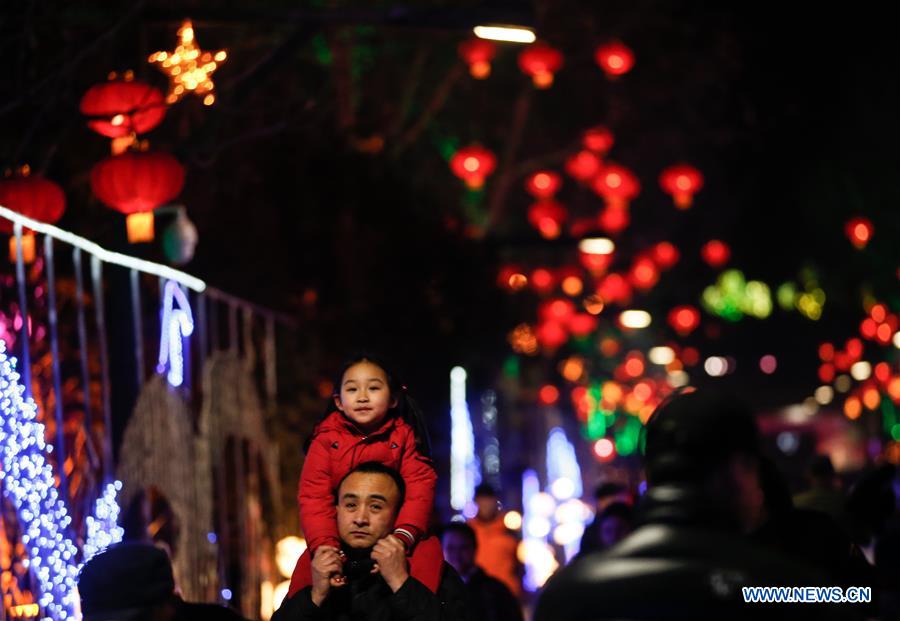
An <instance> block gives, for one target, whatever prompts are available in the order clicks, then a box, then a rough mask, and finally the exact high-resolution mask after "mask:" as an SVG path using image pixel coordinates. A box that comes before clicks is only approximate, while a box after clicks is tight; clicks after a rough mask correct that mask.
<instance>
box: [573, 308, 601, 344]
mask: <svg viewBox="0 0 900 621" xmlns="http://www.w3.org/2000/svg"><path fill="white" fill-rule="evenodd" d="M567 325H568V328H569V332H571V333H572V336H574V337H577V338H581V337H585V336H587V335H588V334H590V333H591V332H593V331H594V330H596V329H597V318H596V317H594V316H593V315H589V314H587V313H576V314H575V315H572V316H571V317H570V318H569V322H568V324H567Z"/></svg>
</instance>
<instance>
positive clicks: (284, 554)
mask: <svg viewBox="0 0 900 621" xmlns="http://www.w3.org/2000/svg"><path fill="white" fill-rule="evenodd" d="M305 551H306V540H305V539H301V538H300V537H294V536H293V535H291V536H290V537H285V538H283V539H281V540H280V541H279V542H278V543H276V544H275V564H276V565H277V566H278V571H280V572H281V575H282V576H284V577H285V578H290V577H291V575H292V574H293V573H294V566H295V565H296V564H297V560H298V559H299V558H300V557H301V556H302V555H303V553H304V552H305Z"/></svg>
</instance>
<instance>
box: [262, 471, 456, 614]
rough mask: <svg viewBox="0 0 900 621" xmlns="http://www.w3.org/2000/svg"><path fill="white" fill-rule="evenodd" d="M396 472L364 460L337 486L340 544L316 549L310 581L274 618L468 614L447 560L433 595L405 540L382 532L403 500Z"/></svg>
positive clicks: (389, 528) (390, 526) (389, 526)
mask: <svg viewBox="0 0 900 621" xmlns="http://www.w3.org/2000/svg"><path fill="white" fill-rule="evenodd" d="M404 492H405V486H404V483H403V478H402V477H401V476H400V474H399V473H398V472H397V471H396V470H394V469H392V468H390V467H388V466H385V465H384V464H382V463H379V462H365V463H362V464H359V465H358V466H356V467H355V468H353V469H352V470H351V471H350V472H349V473H348V474H347V475H346V476H345V477H344V478H343V479H342V480H341V482H340V483H339V485H338V488H337V491H336V498H335V501H336V512H337V526H338V535H339V537H340V540H341V547H340V549H338V548H334V547H332V546H327V545H323V546H320V547H319V549H318V551H317V552H316V554H315V556H314V557H313V559H312V567H311V569H312V584H311V585H310V586H307V587H305V588H303V589H301V590H300V591H298V592H297V593H296V594H294V595H293V596H292V597H290V598H288V599H286V600H285V601H284V602H283V603H282V605H281V607H280V608H279V609H278V610H277V611H275V614H274V615H272V621H308V620H313V619H323V620H324V619H329V620H336V621H344V620H346V621H349V620H351V619H352V620H354V621H392V620H398V621H399V620H403V621H456V620H460V619H467V618H468V617H467V610H466V604H465V592H464V590H463V584H462V581H461V580H460V578H459V576H458V575H457V574H456V572H455V571H454V569H453V568H452V567H450V566H449V565H447V564H446V563H444V567H443V576H442V578H441V581H440V585H439V587H438V591H437V593H436V594H435V593H432V592H431V591H430V590H429V589H428V588H427V587H426V586H425V585H424V584H422V583H421V582H419V581H418V580H416V579H415V578H413V577H411V576H410V575H409V566H408V563H407V558H406V549H405V548H404V546H403V544H402V543H401V542H400V541H398V540H396V539H394V538H391V537H386V535H388V534H390V533H391V532H392V530H393V528H394V522H395V520H396V518H397V514H398V512H399V510H400V507H401V506H402V504H403V497H404Z"/></svg>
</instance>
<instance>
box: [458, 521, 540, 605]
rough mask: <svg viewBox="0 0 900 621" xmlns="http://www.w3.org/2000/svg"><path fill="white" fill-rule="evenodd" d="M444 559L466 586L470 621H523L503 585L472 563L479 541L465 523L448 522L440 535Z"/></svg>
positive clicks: (510, 595)
mask: <svg viewBox="0 0 900 621" xmlns="http://www.w3.org/2000/svg"><path fill="white" fill-rule="evenodd" d="M441 544H442V545H443V548H444V558H445V559H447V562H448V563H449V564H450V565H451V566H452V567H453V568H454V569H455V570H456V571H457V573H459V576H460V578H462V580H463V582H464V583H465V585H466V593H467V595H468V598H469V608H470V610H471V612H472V614H471V618H472V621H522V607H521V606H520V605H519V602H518V600H516V598H515V596H514V595H513V594H512V591H510V590H509V589H508V588H507V587H506V585H505V584H503V583H502V582H500V581H499V580H497V579H496V578H492V577H491V576H489V575H487V574H486V573H484V570H482V569H481V567H479V566H478V565H476V564H475V551H476V549H477V547H478V540H477V537H476V536H475V531H474V530H472V527H471V526H469V525H468V524H464V523H461V522H451V523H450V524H448V525H447V526H445V527H444V529H443V531H442V532H441Z"/></svg>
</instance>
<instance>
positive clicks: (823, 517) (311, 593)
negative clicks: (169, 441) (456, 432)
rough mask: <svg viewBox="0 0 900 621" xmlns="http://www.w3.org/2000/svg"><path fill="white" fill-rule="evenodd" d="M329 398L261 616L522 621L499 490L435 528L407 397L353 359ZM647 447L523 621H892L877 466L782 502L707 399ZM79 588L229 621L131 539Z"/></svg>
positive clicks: (885, 490)
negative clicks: (778, 596)
mask: <svg viewBox="0 0 900 621" xmlns="http://www.w3.org/2000/svg"><path fill="white" fill-rule="evenodd" d="M335 386H336V391H335V393H336V394H335V395H334V398H333V401H332V402H331V403H330V404H329V408H328V409H327V412H326V414H325V416H324V417H323V420H322V421H321V422H320V424H319V425H318V426H317V427H316V429H315V431H314V433H313V436H312V438H311V440H310V442H309V443H308V453H307V458H306V461H305V464H304V467H303V472H302V474H301V484H300V493H299V503H300V517H301V523H302V526H303V529H304V533H305V535H306V537H307V541H308V543H309V547H308V549H307V552H306V553H304V555H303V556H302V557H301V558H300V559H299V560H298V562H297V565H296V568H295V570H294V575H293V577H292V580H291V588H290V590H289V593H288V596H287V597H286V598H285V600H284V602H283V603H282V604H281V606H280V607H279V608H278V610H276V611H275V613H274V615H273V617H272V621H300V620H312V619H337V620H351V619H353V620H361V621H362V620H365V621H381V620H384V621H388V620H393V619H398V620H399V619H403V620H410V621H412V620H417V621H425V620H432V619H435V620H437V619H441V620H447V621H453V620H456V619H470V620H472V621H522V619H523V618H524V617H525V614H523V613H524V612H529V616H531V615H530V611H523V606H522V601H523V600H522V592H521V584H522V582H521V567H520V565H519V563H518V560H517V557H516V551H517V547H518V541H517V538H516V537H515V535H514V534H513V533H512V532H510V531H509V530H508V529H507V528H506V526H505V524H504V520H503V513H502V511H501V506H500V503H499V499H498V493H497V490H495V489H493V488H491V487H490V486H487V485H482V486H479V487H478V489H477V490H476V494H475V502H476V505H477V514H476V515H475V516H474V517H473V518H471V519H470V520H468V522H451V523H449V524H446V525H444V526H443V527H442V528H440V529H437V532H434V531H435V529H433V528H430V526H429V519H430V516H431V515H432V512H433V508H434V507H433V505H434V485H435V480H436V478H437V473H436V472H435V471H434V468H433V466H432V462H431V459H430V447H429V443H428V437H427V434H426V433H425V431H424V430H425V426H424V424H423V421H422V418H421V413H420V412H419V411H418V408H417V407H416V405H415V403H414V401H413V400H412V399H410V398H409V395H408V394H407V392H406V388H405V386H403V385H402V384H401V383H400V382H399V381H398V379H397V378H396V376H395V375H393V374H392V373H391V372H390V371H389V370H388V367H387V365H385V364H384V363H383V362H381V361H379V360H378V359H377V358H375V357H372V356H360V357H357V358H355V359H353V360H351V361H350V362H349V363H348V364H347V365H346V366H345V367H344V368H343V369H342V370H341V373H340V375H339V376H338V381H337V382H336V384H335ZM644 444H645V446H644V471H645V474H646V482H647V487H646V491H645V492H644V493H643V494H642V495H641V496H640V497H638V496H637V495H636V494H635V493H634V491H633V490H631V489H628V488H627V487H625V486H624V485H619V484H616V483H606V484H603V485H601V486H599V487H598V488H597V490H596V494H595V496H596V507H595V509H596V513H595V517H594V519H593V521H592V523H591V524H589V525H588V526H587V527H586V529H585V531H584V535H583V537H582V542H581V549H580V551H579V553H578V554H577V555H576V556H575V558H574V559H573V560H572V562H570V563H569V564H568V565H566V566H565V567H562V568H561V569H560V570H559V571H558V572H557V573H556V574H555V575H554V576H553V577H551V579H550V580H549V581H548V583H547V584H546V585H545V587H544V588H543V590H542V592H541V593H540V595H539V598H538V599H537V603H536V606H535V608H534V612H533V618H534V620H535V621H550V620H556V619H560V620H571V621H574V620H580V619H596V620H602V619H610V620H612V619H628V620H632V621H641V620H656V619H660V620H662V619H756V618H766V619H782V618H784V619H787V618H791V619H795V618H799V619H870V618H879V619H883V620H885V621H891V620H894V619H900V598H898V596H900V570H898V561H900V554H898V542H900V520H898V511H897V496H898V494H897V493H896V487H897V473H896V470H895V468H894V467H893V466H891V465H889V464H883V465H880V466H879V467H878V468H877V469H875V470H874V471H873V472H871V473H870V474H868V475H867V476H864V477H862V478H861V479H860V480H858V481H857V482H856V483H855V485H854V486H853V488H852V490H851V491H850V493H849V494H845V493H844V491H843V488H842V485H841V482H840V480H839V478H838V477H837V475H836V473H835V472H834V468H833V467H832V465H831V462H830V461H829V460H828V459H827V458H825V457H819V458H817V459H816V460H815V462H814V463H813V464H812V465H811V467H810V472H809V476H810V481H809V483H810V485H809V489H808V491H806V492H804V493H802V494H800V495H798V496H796V497H792V496H791V494H790V491H789V487H788V485H787V484H786V482H785V479H784V477H783V476H782V474H781V473H780V472H779V471H778V469H777V467H776V466H775V465H774V463H773V462H772V461H771V460H769V459H768V458H767V457H766V455H765V454H764V451H763V450H762V447H761V439H760V435H759V431H758V429H757V426H756V422H755V419H754V417H753V415H752V413H751V412H750V411H749V410H748V409H747V408H745V407H744V406H743V405H742V404H741V403H740V401H739V400H737V399H735V398H734V397H733V396H729V395H723V394H718V393H714V392H705V391H694V392H689V393H687V392H686V393H684V394H680V395H678V396H676V397H674V398H672V399H670V400H669V401H667V402H665V403H664V404H663V405H662V406H660V407H659V408H658V409H657V411H656V412H655V413H654V414H653V415H652V416H651V417H650V419H649V420H648V422H647V424H646V427H645V436H644ZM113 567H116V569H114V570H113V569H111V568H113ZM119 582H122V584H123V585H132V586H133V585H153V586H152V588H150V587H149V586H148V587H146V588H144V587H142V588H134V589H129V588H119V586H117V585H118V583H119ZM745 587H798V588H806V587H835V588H837V587H839V588H840V589H844V591H841V592H842V593H844V592H846V593H849V589H852V588H859V587H862V588H863V590H862V591H861V592H863V593H871V598H863V599H867V600H868V601H859V602H852V603H827V602H822V601H812V602H806V603H798V602H797V601H787V602H782V603H753V602H748V601H746V599H747V598H746V591H745ZM79 588H80V592H81V596H82V599H83V612H84V614H85V618H86V619H87V620H88V621H91V620H92V619H95V620H100V619H119V618H121V619H131V618H135V619H137V618H140V619H154V620H155V619H182V618H210V619H212V618H222V619H226V618H234V619H237V618H239V617H237V615H236V614H235V613H233V612H230V611H227V609H225V608H220V607H216V606H212V605H205V606H204V605H199V604H187V603H185V602H183V601H181V600H180V599H179V598H178V597H177V595H175V589H174V583H173V580H172V572H171V566H170V565H169V562H168V558H167V557H166V556H165V554H164V553H163V552H161V551H159V550H156V549H155V548H153V547H152V546H149V545H145V544H135V543H130V544H121V545H118V546H114V547H113V548H111V549H109V550H108V551H106V552H104V553H102V554H100V555H98V556H97V557H95V558H94V559H93V560H91V561H90V562H89V563H88V564H87V565H86V566H85V569H84V571H83V573H82V577H81V582H80V585H79ZM865 589H869V590H868V591H866V590H865ZM129 615H131V616H129Z"/></svg>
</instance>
